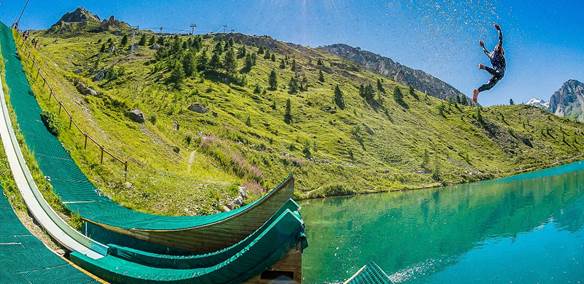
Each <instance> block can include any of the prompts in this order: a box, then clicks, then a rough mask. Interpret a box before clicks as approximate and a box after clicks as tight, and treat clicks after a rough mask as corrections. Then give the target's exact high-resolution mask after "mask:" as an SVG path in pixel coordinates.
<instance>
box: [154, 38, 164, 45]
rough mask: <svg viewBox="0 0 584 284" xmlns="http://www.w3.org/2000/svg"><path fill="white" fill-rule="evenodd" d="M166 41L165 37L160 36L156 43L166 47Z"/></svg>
mask: <svg viewBox="0 0 584 284" xmlns="http://www.w3.org/2000/svg"><path fill="white" fill-rule="evenodd" d="M164 42H165V39H164V36H159V37H158V40H157V41H156V43H158V44H159V45H164Z"/></svg>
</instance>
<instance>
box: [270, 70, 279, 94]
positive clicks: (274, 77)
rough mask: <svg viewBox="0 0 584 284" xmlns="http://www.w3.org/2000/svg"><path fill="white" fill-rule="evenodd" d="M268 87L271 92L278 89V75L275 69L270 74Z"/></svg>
mask: <svg viewBox="0 0 584 284" xmlns="http://www.w3.org/2000/svg"><path fill="white" fill-rule="evenodd" d="M268 86H269V89H270V90H271V91H275V90H276V89H277V88H278V74H277V73H276V70H274V69H272V72H270V77H269V78H268Z"/></svg>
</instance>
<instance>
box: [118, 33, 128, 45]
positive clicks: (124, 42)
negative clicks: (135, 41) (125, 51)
mask: <svg viewBox="0 0 584 284" xmlns="http://www.w3.org/2000/svg"><path fill="white" fill-rule="evenodd" d="M120 44H121V45H122V46H126V44H128V36H127V35H124V36H123V37H122V41H121V42H120Z"/></svg>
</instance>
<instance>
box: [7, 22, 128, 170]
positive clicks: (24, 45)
mask: <svg viewBox="0 0 584 284" xmlns="http://www.w3.org/2000/svg"><path fill="white" fill-rule="evenodd" d="M15 34H17V35H20V34H19V33H18V32H15ZM15 42H16V44H17V45H19V46H20V48H18V49H17V51H18V56H19V57H20V58H21V62H23V60H22V59H24V58H26V59H28V60H29V64H30V66H31V69H32V72H31V74H29V76H30V78H31V79H33V80H35V81H37V80H38V79H39V78H40V79H41V80H42V83H43V84H42V88H44V89H45V90H46V91H47V93H48V101H47V104H49V105H50V104H51V102H52V101H53V100H54V101H55V102H56V103H57V106H58V112H57V114H58V115H61V113H64V114H65V115H66V117H67V119H68V121H69V125H68V129H70V130H71V129H72V130H77V131H78V132H79V133H80V134H81V135H82V136H83V149H84V150H87V146H88V143H93V144H94V145H95V146H96V147H97V149H99V163H100V164H103V162H104V156H105V155H108V156H110V157H111V158H112V159H113V160H114V161H116V162H118V163H119V164H121V165H122V167H123V169H124V176H125V178H126V179H127V176H128V160H127V159H126V160H124V159H122V158H120V157H118V156H116V155H115V154H113V153H112V151H110V150H108V149H106V147H105V146H104V145H102V144H100V143H99V142H97V140H96V139H95V138H94V137H92V136H91V135H89V134H88V133H87V132H86V131H84V130H83V129H81V127H79V125H78V124H77V123H76V122H75V120H74V119H73V115H72V114H71V112H70V111H69V110H68V109H67V108H66V107H65V105H64V104H63V102H62V101H61V100H59V99H58V98H57V97H56V92H55V91H54V89H53V87H52V86H51V85H50V84H49V82H48V80H47V76H46V74H45V73H43V71H42V70H41V69H40V66H39V65H40V63H39V62H40V60H37V58H36V57H35V55H34V54H33V53H32V52H31V50H33V49H34V46H33V45H32V43H30V42H29V41H28V40H26V39H24V38H22V37H21V36H15ZM35 71H36V75H35V74H34V73H35ZM41 95H42V94H41Z"/></svg>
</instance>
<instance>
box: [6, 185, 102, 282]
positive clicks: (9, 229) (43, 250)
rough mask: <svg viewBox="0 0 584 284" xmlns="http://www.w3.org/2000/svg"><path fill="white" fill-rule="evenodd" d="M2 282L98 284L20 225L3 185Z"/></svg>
mask: <svg viewBox="0 0 584 284" xmlns="http://www.w3.org/2000/svg"><path fill="white" fill-rule="evenodd" d="M0 224H1V225H0V267H1V269H0V283H93V282H96V281H94V280H93V279H92V278H90V277H89V276H87V275H85V274H84V273H82V272H81V271H79V270H77V269H75V268H74V267H73V266H71V265H70V264H69V263H67V262H66V261H65V260H63V259H62V258H60V257H59V256H57V255H56V254H55V253H54V252H52V251H51V250H50V249H48V248H47V247H46V246H45V245H44V244H43V243H42V242H41V241H40V240H38V239H37V238H36V237H35V236H33V235H32V234H31V233H30V232H29V231H28V230H27V229H26V228H25V227H24V226H23V225H22V223H20V220H19V219H18V217H16V214H14V212H13V211H12V207H10V204H9V203H8V200H6V197H5V196H4V194H3V193H2V187H1V186H0Z"/></svg>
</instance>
